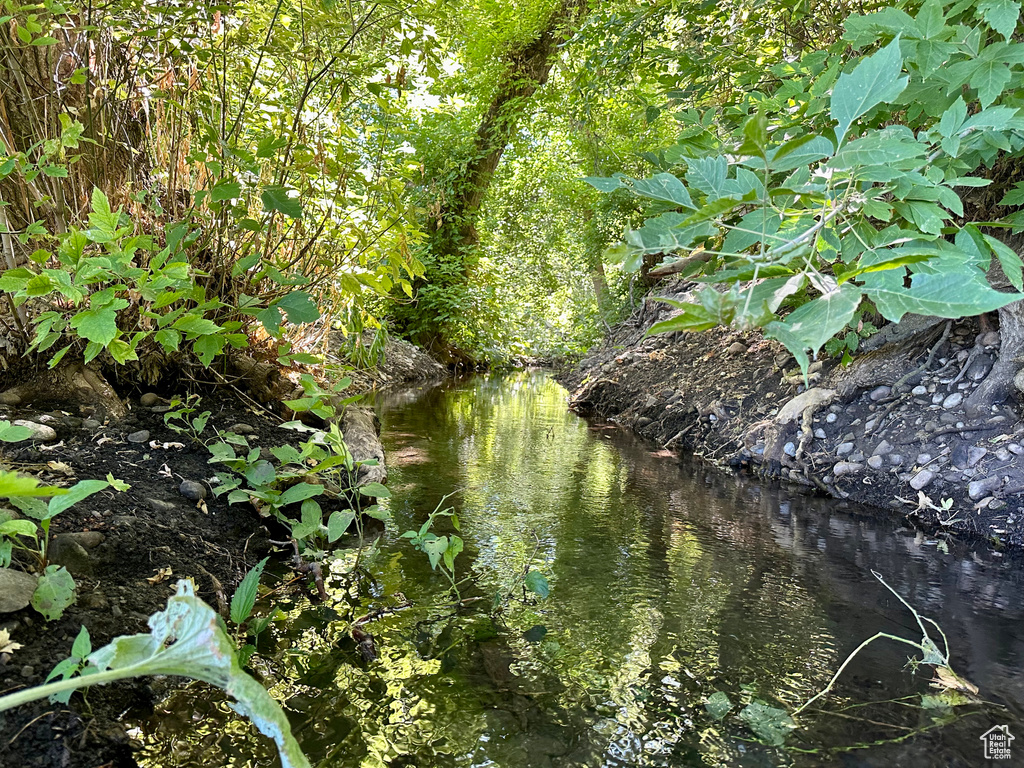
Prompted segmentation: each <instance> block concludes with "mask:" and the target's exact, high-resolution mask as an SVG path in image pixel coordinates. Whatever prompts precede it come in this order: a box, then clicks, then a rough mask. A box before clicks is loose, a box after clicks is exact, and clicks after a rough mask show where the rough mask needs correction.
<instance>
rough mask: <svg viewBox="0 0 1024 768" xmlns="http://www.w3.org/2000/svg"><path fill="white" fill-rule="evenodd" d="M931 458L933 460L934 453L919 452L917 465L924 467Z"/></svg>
mask: <svg viewBox="0 0 1024 768" xmlns="http://www.w3.org/2000/svg"><path fill="white" fill-rule="evenodd" d="M931 460H932V455H931V454H930V453H919V454H917V462H916V463H917V466H919V467H923V466H924V465H925V464H927V463H928V462H929V461H931Z"/></svg>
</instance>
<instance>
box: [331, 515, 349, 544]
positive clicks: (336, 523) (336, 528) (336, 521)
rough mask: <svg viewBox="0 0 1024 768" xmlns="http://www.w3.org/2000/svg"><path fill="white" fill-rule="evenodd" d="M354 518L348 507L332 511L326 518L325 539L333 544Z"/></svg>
mask: <svg viewBox="0 0 1024 768" xmlns="http://www.w3.org/2000/svg"><path fill="white" fill-rule="evenodd" d="M355 519H356V516H355V514H354V513H353V512H352V510H350V509H346V510H339V511H335V512H332V513H331V516H330V517H329V518H328V519H327V541H329V542H330V543H331V544H333V543H334V542H336V541H337V540H338V539H340V538H341V535H342V534H343V533H345V531H347V530H348V527H349V526H350V525H352V521H353V520H355Z"/></svg>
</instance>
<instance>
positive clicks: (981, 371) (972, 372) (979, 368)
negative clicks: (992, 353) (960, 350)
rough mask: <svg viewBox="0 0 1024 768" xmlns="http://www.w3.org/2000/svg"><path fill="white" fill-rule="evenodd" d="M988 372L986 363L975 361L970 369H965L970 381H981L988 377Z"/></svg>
mask: <svg viewBox="0 0 1024 768" xmlns="http://www.w3.org/2000/svg"><path fill="white" fill-rule="evenodd" d="M989 370H991V369H990V368H989V365H988V363H985V362H982V361H981V360H976V361H975V362H973V363H971V367H970V368H968V369H967V378H969V379H970V380H971V381H981V380H982V379H984V378H985V377H986V376H988V372H989Z"/></svg>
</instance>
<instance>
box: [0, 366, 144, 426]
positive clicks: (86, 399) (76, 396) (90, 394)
mask: <svg viewBox="0 0 1024 768" xmlns="http://www.w3.org/2000/svg"><path fill="white" fill-rule="evenodd" d="M3 395H4V399H5V400H7V401H8V402H16V399H17V400H20V401H21V402H32V403H49V402H52V403H59V404H61V405H62V406H63V407H65V408H67V407H74V406H78V407H79V409H81V410H82V411H83V412H85V413H92V414H94V415H96V416H99V417H101V418H108V419H112V420H114V421H117V420H119V419H122V418H124V417H125V415H127V413H128V408H127V407H126V406H125V404H124V402H122V400H121V398H119V397H118V396H117V393H116V392H115V391H114V389H113V387H111V386H110V384H108V383H107V380H106V379H105V378H103V374H101V373H100V372H99V371H98V370H96V369H94V368H92V367H90V366H87V365H84V364H82V363H79V362H68V363H61V364H59V365H58V366H57V367H56V368H54V369H53V370H52V371H46V372H44V373H42V374H41V375H39V376H38V377H37V378H36V379H35V381H32V382H29V383H27V384H19V385H18V386H16V387H11V388H10V389H8V390H6V391H5V392H4V393H3Z"/></svg>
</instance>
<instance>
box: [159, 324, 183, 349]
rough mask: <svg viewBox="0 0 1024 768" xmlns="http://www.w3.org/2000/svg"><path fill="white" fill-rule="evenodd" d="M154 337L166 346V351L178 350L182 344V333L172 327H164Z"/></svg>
mask: <svg viewBox="0 0 1024 768" xmlns="http://www.w3.org/2000/svg"><path fill="white" fill-rule="evenodd" d="M153 338H154V339H156V340H157V343H158V344H160V346H161V347H163V348H164V351H165V352H177V351H178V346H179V345H180V344H181V334H180V333H178V332H177V331H174V330H171V329H170V328H163V329H162V330H159V331H157V332H156V333H155V334H153Z"/></svg>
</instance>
